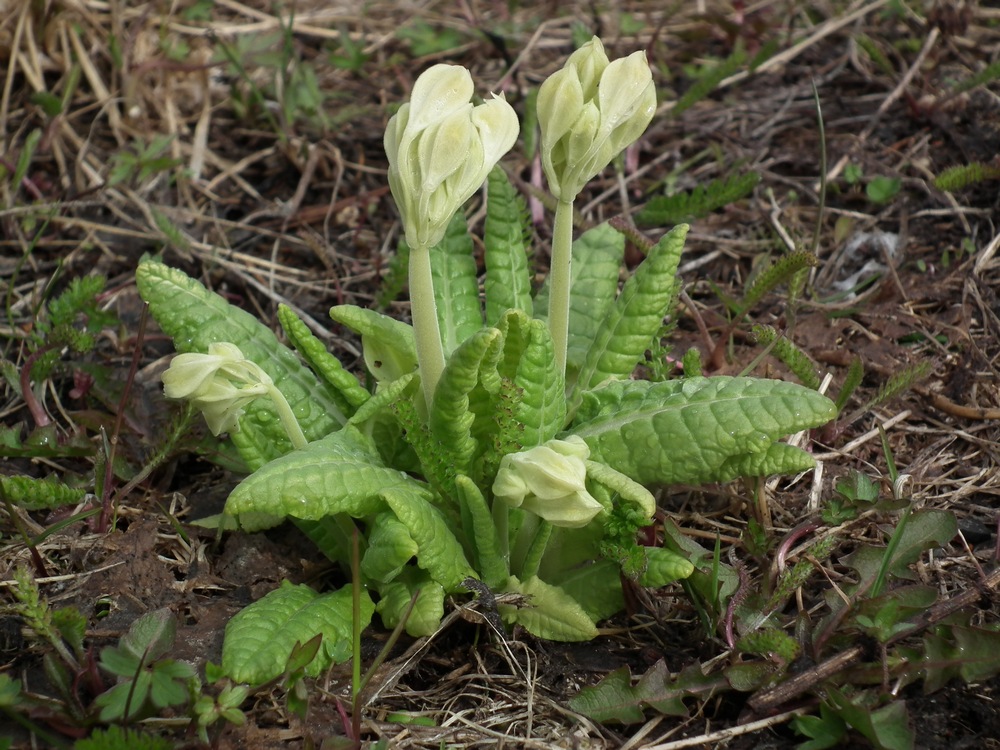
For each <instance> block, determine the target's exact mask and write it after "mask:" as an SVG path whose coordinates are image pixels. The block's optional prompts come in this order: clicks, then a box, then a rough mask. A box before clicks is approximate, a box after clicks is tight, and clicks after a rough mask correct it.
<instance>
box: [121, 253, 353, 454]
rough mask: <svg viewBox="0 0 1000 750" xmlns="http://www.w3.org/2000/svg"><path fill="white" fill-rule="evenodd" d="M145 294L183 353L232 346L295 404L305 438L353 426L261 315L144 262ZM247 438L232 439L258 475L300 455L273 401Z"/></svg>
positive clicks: (255, 413) (139, 277)
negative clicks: (283, 459) (281, 459)
mask: <svg viewBox="0 0 1000 750" xmlns="http://www.w3.org/2000/svg"><path fill="white" fill-rule="evenodd" d="M135 280H136V285H137V286H138V288H139V294H140V295H142V298H143V299H144V300H146V302H148V303H149V311H150V313H151V314H152V315H153V317H154V318H155V319H156V321H157V323H159V324H160V328H162V329H163V331H164V333H166V334H167V335H168V336H170V337H171V338H172V339H173V341H174V347H175V348H176V349H177V351H179V352H199V353H202V354H205V353H207V352H208V345H209V344H213V343H218V342H229V343H232V344H235V345H236V346H238V347H239V348H240V351H242V352H243V354H244V355H245V356H246V357H248V358H249V359H251V360H253V361H254V362H256V363H257V364H258V365H260V367H262V368H263V369H264V371H265V372H266V373H267V374H268V375H270V376H271V378H272V379H273V380H274V382H275V383H276V384H277V386H278V388H279V389H280V390H281V392H282V394H283V395H284V396H285V398H286V399H287V400H288V404H289V406H291V407H292V411H293V412H294V413H295V416H296V418H297V419H298V421H299V424H300V425H301V427H302V431H303V432H304V433H305V435H306V438H307V439H309V440H317V439H319V438H321V437H323V436H325V435H328V434H330V433H331V432H333V431H334V430H336V429H338V428H339V427H340V425H342V424H343V423H344V420H345V419H346V418H345V416H344V415H343V413H342V412H341V409H340V406H339V403H338V399H337V397H336V395H335V394H334V393H333V389H331V387H330V386H329V385H327V384H326V383H322V382H320V380H319V379H318V378H317V377H316V375H315V374H314V373H313V372H312V371H311V370H309V368H307V367H306V366H305V365H303V364H302V362H301V361H300V360H299V358H298V357H297V356H295V353H294V352H293V351H292V350H291V349H289V348H288V347H286V346H284V345H283V344H281V343H280V342H279V341H278V339H277V337H276V336H275V335H274V333H273V332H272V331H271V330H270V329H269V328H268V327H267V326H265V325H263V324H262V323H260V322H259V321H258V320H257V319H256V318H255V317H254V316H253V315H251V314H250V313H248V312H246V311H245V310H241V309H240V308H238V307H235V306H234V305H231V304H229V303H228V302H226V301H225V300H224V299H223V298H222V297H220V296H219V295H217V294H215V293H213V292H210V291H209V290H208V289H206V288H205V287H204V286H202V285H201V284H200V283H198V282H197V281H195V280H194V279H192V278H189V277H188V276H187V275H185V274H184V273H183V272H181V271H178V270H176V269H174V268H170V267H168V266H165V265H163V264H162V263H156V262H154V261H149V260H146V261H143V262H142V263H140V264H139V267H138V268H137V269H136V272H135ZM240 428H241V429H240V431H239V432H236V433H233V434H232V435H231V436H230V437H231V438H232V440H233V443H234V444H235V445H236V446H237V448H238V449H239V451H240V454H241V456H242V457H243V460H244V461H246V462H247V464H248V465H249V466H250V468H252V469H256V468H258V467H260V466H262V465H263V464H264V463H266V462H267V461H269V460H271V459H272V458H276V457H277V456H280V455H282V454H284V453H287V452H288V451H290V450H291V449H292V445H291V443H290V442H289V440H288V437H287V436H286V435H285V431H284V429H283V428H282V427H281V423H280V421H279V420H278V415H277V412H276V411H275V409H274V407H273V405H272V404H271V401H270V399H266V398H259V399H257V400H256V401H254V402H253V403H251V404H250V405H249V406H248V407H247V408H246V414H245V415H244V416H243V417H242V419H241V420H240Z"/></svg>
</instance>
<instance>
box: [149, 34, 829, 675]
mask: <svg viewBox="0 0 1000 750" xmlns="http://www.w3.org/2000/svg"><path fill="white" fill-rule="evenodd" d="M473 90H474V86H473V82H472V78H471V76H470V74H469V72H468V71H467V70H465V69H464V68H462V67H458V66H451V65H435V66H433V67H431V68H430V69H428V70H427V71H426V72H425V73H423V75H421V76H420V77H419V78H418V79H417V81H416V84H415V85H414V88H413V93H412V96H411V99H410V101H409V103H407V104H403V105H402V107H400V109H399V111H398V112H397V113H396V114H395V116H393V117H392V119H391V120H390V121H389V124H388V126H387V128H386V132H385V149H386V153H387V155H388V158H389V184H390V187H391V189H392V194H393V197H394V198H395V200H396V204H397V206H398V207H399V211H400V214H401V217H402V221H403V227H404V231H405V239H406V244H407V245H408V246H409V264H410V266H409V271H410V297H411V305H412V320H413V325H412V326H411V325H408V324H406V323H403V322H401V321H398V320H395V319H393V318H391V317H387V316H385V315H382V314H380V313H378V312H375V311H372V310H368V309H363V308H359V307H355V306H350V305H340V306H337V307H334V308H333V309H332V310H331V316H332V317H333V319H334V320H335V321H337V322H339V323H341V324H343V325H345V326H347V327H348V328H350V329H352V330H353V331H355V332H356V333H358V334H359V335H360V337H361V342H362V347H363V354H364V360H365V363H366V365H367V367H368V369H369V370H370V372H371V374H372V375H373V376H374V379H375V381H376V383H377V385H376V387H375V388H374V389H373V392H371V391H369V390H368V389H366V388H364V387H363V386H362V385H361V383H360V382H359V381H358V379H357V378H356V377H355V376H354V375H352V374H350V373H348V372H347V371H346V370H345V369H344V368H343V367H342V366H341V363H340V362H339V361H338V360H337V359H336V358H335V357H334V356H332V355H331V354H329V353H328V352H327V351H326V349H325V347H324V346H323V345H321V343H320V342H319V340H318V339H317V338H316V337H315V336H314V335H313V334H312V333H311V332H310V330H309V329H308V328H307V327H306V325H305V324H304V323H303V322H302V321H301V320H299V319H298V318H297V317H296V316H295V315H294V314H293V313H292V311H291V310H290V309H288V308H287V307H284V306H282V307H280V308H279V310H278V317H279V320H280V322H281V324H282V327H283V329H284V332H285V334H286V336H287V337H288V339H289V341H290V342H291V344H292V345H293V346H294V348H295V349H297V350H298V355H297V354H296V353H295V352H293V351H292V350H291V349H289V348H287V347H285V346H284V345H282V344H281V343H279V341H278V340H277V338H276V337H275V336H274V334H273V333H272V332H271V331H270V330H269V329H268V328H266V327H265V326H264V325H263V324H261V323H259V322H258V321H256V320H255V319H254V318H253V317H252V316H250V315H249V314H247V313H245V312H243V311H241V310H239V309H236V308H233V307H231V306H230V305H228V304H227V303H226V302H225V301H223V300H222V299H221V298H220V297H218V296H217V295H215V294H213V293H210V292H208V291H207V290H206V289H205V288H204V287H202V286H201V285H200V284H198V283H197V282H195V281H193V280H191V279H189V278H188V277H186V276H184V275H183V274H181V273H180V272H178V271H176V270H173V269H170V268H168V267H166V266H164V265H162V264H160V263H157V262H153V261H145V262H143V263H142V264H141V265H140V267H139V269H138V272H137V282H138V286H139V290H140V292H141V294H142V296H143V297H144V298H145V299H146V300H147V301H148V302H149V305H150V310H151V312H152V314H153V315H154V316H155V317H156V319H157V320H158V321H159V323H160V325H161V327H162V328H163V329H164V330H165V331H166V332H167V333H168V334H170V335H171V336H172V337H173V339H174V343H175V345H176V347H177V349H178V350H180V351H181V352H182V354H180V355H179V356H177V357H176V358H175V359H174V360H173V364H172V365H171V367H170V368H169V369H168V370H167V371H166V373H165V374H164V376H163V380H164V385H165V390H166V393H167V395H168V396H171V397H176V398H183V399H188V400H190V401H191V402H192V403H193V404H194V405H195V406H197V407H198V408H200V409H201V410H202V412H203V413H204V414H205V417H206V420H207V422H208V425H209V427H210V428H211V430H212V431H213V432H215V433H216V434H220V433H222V432H228V434H229V437H230V438H231V440H232V441H233V443H234V444H235V446H236V448H237V449H238V450H239V452H240V454H241V455H242V457H243V459H244V460H245V462H246V463H247V464H248V466H249V468H250V469H251V470H252V473H251V474H250V475H249V476H247V477H246V478H245V479H244V480H243V481H242V482H241V483H240V484H239V485H238V486H237V487H236V488H235V489H234V490H233V492H232V494H231V495H230V496H229V499H228V501H227V504H226V508H225V513H224V515H223V517H222V518H221V519H220V522H223V523H227V524H232V523H234V522H235V524H238V525H239V527H241V528H242V529H244V530H247V531H254V530H259V529H265V528H268V527H270V526H274V525H275V524H277V523H279V522H281V521H284V520H290V521H292V522H294V523H295V524H297V525H298V526H299V527H300V528H301V529H302V530H303V531H304V532H305V533H306V534H307V535H308V536H309V537H310V538H311V539H312V540H313V541H315V542H316V544H317V545H318V546H319V548H320V549H321V550H322V551H323V552H324V553H325V554H326V555H328V556H329V557H330V558H331V559H333V560H335V561H337V562H339V563H341V564H343V566H344V567H345V568H348V567H349V566H351V565H352V559H353V558H352V552H351V550H352V537H354V536H355V534H356V532H360V535H359V536H360V557H359V560H360V562H359V564H358V565H357V566H355V567H356V569H355V570H354V571H353V572H354V574H355V575H356V576H359V577H360V579H361V582H362V583H363V584H364V593H363V596H362V600H361V603H360V605H356V604H354V602H353V600H352V597H351V596H350V594H351V591H350V587H347V588H345V589H341V590H340V591H337V592H334V593H330V594H319V593H317V592H315V591H314V590H312V589H310V588H307V587H305V586H293V585H291V584H289V583H286V584H285V585H284V586H282V587H281V588H280V589H279V590H278V591H276V592H273V593H272V594H270V595H268V596H267V597H265V598H264V599H262V600H260V601H259V602H256V603H254V604H253V605H251V606H250V607H248V608H247V609H246V610H244V611H243V612H242V613H240V614H239V615H237V616H236V617H235V618H234V619H233V621H232V622H231V623H230V626H229V628H228V629H227V635H226V642H225V648H224V652H223V668H224V669H225V670H226V671H227V673H228V674H229V675H230V676H231V677H232V678H234V679H235V680H238V681H255V682H261V681H264V680H268V679H271V678H273V677H276V676H277V675H280V674H281V673H282V672H283V671H284V670H285V666H286V663H287V661H288V657H289V654H290V653H291V652H292V650H293V649H294V648H295V644H296V642H298V643H305V642H306V641H309V640H310V639H312V638H314V637H315V636H316V635H317V634H321V635H322V636H323V645H322V648H320V649H319V651H318V653H317V656H316V659H315V660H314V661H313V663H312V664H311V665H310V667H309V669H308V670H307V672H310V673H313V674H315V673H318V672H320V671H321V670H322V669H324V668H326V666H328V665H329V664H330V663H331V662H332V661H337V660H344V659H347V658H349V656H350V644H351V636H352V627H353V625H352V623H353V622H354V621H353V620H352V617H354V616H355V615H360V620H359V623H360V626H361V627H365V626H367V624H368V623H369V622H370V620H371V618H372V616H373V614H374V613H375V612H378V614H379V616H380V617H381V620H382V622H383V624H384V625H386V626H387V627H395V626H397V625H399V624H400V623H403V624H404V625H405V628H406V630H407V631H408V632H409V633H411V634H413V635H425V634H429V633H432V632H434V630H435V629H436V628H437V627H438V625H439V624H440V621H441V618H442V616H443V614H444V608H445V598H446V597H447V596H448V595H451V594H462V593H467V592H468V591H469V590H470V588H473V587H474V588H476V589H477V590H482V589H481V587H482V585H484V584H485V585H486V586H488V587H489V588H490V589H491V590H493V591H494V592H496V593H511V594H516V595H520V596H515V597H510V598H508V599H507V601H517V602H521V604H518V605H516V606H515V605H513V604H501V605H500V614H501V615H502V616H503V618H504V619H505V620H506V622H507V623H509V624H514V623H516V624H518V625H520V626H522V627H524V628H525V629H527V630H528V631H530V632H531V633H533V634H535V635H537V636H539V637H542V638H548V639H554V640H586V639H590V638H593V637H595V636H596V635H597V632H598V631H597V627H596V623H597V622H598V621H600V620H602V619H604V618H607V617H609V616H611V615H613V614H614V613H615V612H617V611H619V610H620V609H621V608H622V607H623V606H624V600H623V592H622V581H623V579H624V578H627V579H630V580H632V581H634V582H636V583H638V584H640V585H644V586H661V585H664V584H666V583H669V582H671V581H674V580H677V579H679V578H684V577H686V576H688V575H690V574H691V573H692V571H693V569H694V568H693V565H692V562H691V561H689V560H688V559H687V558H686V557H685V556H683V555H682V554H681V553H680V548H679V547H678V548H677V549H676V550H674V549H669V548H667V547H659V546H642V545H640V544H639V543H638V542H637V539H638V538H639V534H638V532H639V531H640V529H643V528H644V527H647V526H649V525H650V524H651V523H652V519H653V515H654V512H655V502H654V498H653V495H652V494H651V492H650V489H649V488H651V487H659V486H662V485H667V484H671V483H678V482H684V483H700V482H716V481H727V480H730V479H733V478H736V477H741V476H761V475H766V474H774V473H790V472H798V471H801V470H804V469H806V468H808V467H809V466H811V465H812V459H811V458H810V457H809V455H808V454H806V453H805V452H803V451H801V450H799V449H798V448H794V447H791V446H789V445H787V444H785V443H781V442H778V440H779V439H780V438H781V437H783V436H785V435H788V434H790V433H793V432H796V431H798V430H802V429H806V428H809V427H814V426H818V425H820V424H822V423H824V422H826V421H828V420H829V419H831V418H832V417H834V416H835V411H834V406H833V404H832V403H831V402H830V401H829V400H828V399H826V398H825V397H823V396H821V395H819V394H817V393H816V392H815V391H812V390H809V389H807V388H804V387H801V386H797V385H794V384H791V383H784V382H778V381H771V380H758V379H751V378H734V377H712V378H706V377H700V376H697V375H693V374H691V376H690V377H683V378H679V379H677V380H671V381H664V382H649V381H643V380H633V379H632V375H633V371H634V370H635V368H636V366H637V364H638V363H639V362H640V361H642V359H643V358H644V356H645V352H646V350H647V349H648V348H649V347H650V346H651V345H652V343H653V342H654V341H655V340H656V337H657V335H658V333H659V331H660V330H661V326H662V324H663V320H664V317H665V316H666V315H668V314H669V312H670V308H671V306H672V304H673V301H674V300H675V298H676V294H677V284H678V282H677V280H676V270H677V264H678V261H679V257H680V254H681V250H682V248H683V243H684V237H685V234H686V232H687V226H684V225H681V226H677V227H675V228H674V229H673V230H672V231H671V232H669V233H668V234H667V235H665V236H664V237H663V238H662V239H661V240H660V242H659V243H657V244H656V245H655V246H654V247H653V248H652V249H651V250H650V251H649V253H648V255H647V257H646V258H645V260H644V261H643V262H642V263H641V264H640V265H639V266H638V267H637V268H636V270H635V272H634V273H632V274H631V276H630V277H629V278H628V279H627V280H626V281H625V283H624V285H623V286H622V287H621V289H620V290H619V274H620V269H621V266H622V260H623V253H624V239H623V237H622V236H621V235H620V234H619V233H617V232H615V231H614V230H612V229H611V228H610V227H608V226H607V225H602V226H599V227H597V228H595V229H592V230H590V231H588V232H586V233H584V234H583V235H582V236H580V237H579V238H578V239H576V241H575V242H574V240H573V236H572V229H573V227H572V215H573V201H574V199H575V198H576V196H577V195H578V194H579V192H580V191H581V190H582V189H583V187H584V186H585V185H586V183H587V182H588V180H590V179H591V178H592V177H594V176H595V175H596V174H597V173H598V172H600V171H601V170H602V169H604V168H605V167H606V166H607V165H608V164H609V163H610V162H611V160H612V159H614V158H615V157H616V156H617V155H618V154H619V153H620V152H621V151H622V150H623V149H624V148H626V147H627V146H628V145H629V144H631V143H632V142H634V141H635V140H636V139H637V138H638V137H639V136H640V134H641V133H642V132H643V131H644V130H645V128H646V127H647V125H648V124H649V122H650V120H651V118H652V116H653V113H654V110H655V107H656V97H655V91H654V87H653V82H652V78H651V75H650V71H649V68H648V66H647V64H646V61H645V57H644V55H643V54H642V53H641V52H637V53H634V54H632V55H630V56H629V57H626V58H623V59H618V60H614V61H609V60H608V58H607V56H606V54H605V51H604V48H603V45H602V44H601V42H600V40H599V39H597V38H594V39H593V40H592V41H590V42H589V43H587V44H585V45H584V46H583V47H581V48H580V49H579V50H577V51H576V52H575V53H573V54H572V55H571V56H570V58H569V59H568V61H567V63H566V65H565V66H564V67H563V68H562V69H561V70H560V71H558V72H557V73H555V74H554V75H553V76H551V77H550V78H549V79H548V80H547V81H546V82H545V83H544V84H543V85H542V87H541V90H540V91H539V95H538V120H539V123H540V125H541V132H542V137H541V144H542V163H543V165H544V169H545V173H546V175H547V178H548V183H549V187H550V189H551V191H552V193H553V195H554V196H555V198H556V206H557V208H556V213H555V223H554V227H553V241H552V254H551V258H552V260H551V267H550V269H549V275H548V279H547V281H546V283H545V285H543V287H542V288H541V289H540V290H538V292H537V294H534V295H533V294H532V287H531V274H530V273H529V269H528V251H527V248H526V247H525V237H526V236H527V234H528V233H527V232H526V230H525V226H524V209H523V203H522V201H521V199H520V198H519V197H518V196H517V195H516V193H515V191H514V189H513V187H512V186H511V185H510V183H509V182H508V181H507V179H506V177H505V175H504V173H503V171H502V170H501V169H499V168H497V167H496V164H497V162H498V161H499V159H500V158H501V156H502V155H503V154H504V153H506V152H507V151H508V150H509V149H510V148H511V147H512V145H513V144H514V142H515V140H516V138H517V133H518V122H517V117H516V115H515V113H514V110H513V109H512V108H511V106H510V105H509V104H508V103H507V102H506V101H505V100H504V98H503V96H502V95H501V96H499V97H493V98H491V99H489V100H487V101H486V102H485V103H482V104H478V105H473V104H472V103H471V98H472V95H473ZM484 182H486V183H487V187H488V205H487V214H486V222H485V231H484V237H483V243H484V246H485V265H486V275H485V287H484V288H485V294H484V304H482V301H481V298H480V289H479V283H478V279H477V267H476V262H475V260H474V257H473V244H472V240H471V238H470V237H469V233H468V228H467V225H466V222H465V220H464V216H463V214H462V212H461V211H460V209H461V207H462V205H463V203H465V201H466V200H467V199H468V198H469V197H470V196H471V195H472V194H473V193H475V192H476V191H478V190H479V189H480V188H481V187H482V185H483V183H484ZM469 579H478V581H479V583H475V582H469ZM501 601H503V600H501ZM356 609H360V612H356V611H355V610H356Z"/></svg>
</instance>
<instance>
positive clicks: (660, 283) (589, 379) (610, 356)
mask: <svg viewBox="0 0 1000 750" xmlns="http://www.w3.org/2000/svg"><path fill="white" fill-rule="evenodd" d="M687 231H688V226H687V224H679V225H678V226H676V227H674V228H673V229H672V230H670V232H669V233H668V234H666V235H664V236H663V238H662V239H661V240H660V241H659V242H658V243H656V245H654V246H653V248H652V249H651V250H650V251H649V255H647V256H646V258H645V260H643V262H642V263H640V264H639V267H638V268H636V269H635V273H633V274H632V276H631V277H630V278H629V279H628V281H626V282H625V286H624V287H623V288H622V291H621V294H619V295H618V299H617V300H616V301H615V304H614V306H613V307H612V308H611V309H610V310H609V311H608V314H607V315H605V316H603V317H602V318H601V319H600V325H599V327H598V329H597V332H596V334H595V335H594V338H593V340H592V342H591V346H590V348H589V349H588V351H587V356H586V359H585V360H584V363H583V367H582V368H581V369H580V374H579V376H578V377H577V382H576V389H577V390H576V392H577V393H579V391H580V390H581V389H582V390H589V389H591V388H595V387H596V386H598V385H600V384H601V383H603V382H604V381H606V380H608V379H609V378H627V377H628V376H630V375H631V374H632V371H633V370H634V369H635V366H636V365H637V364H638V363H639V362H640V361H641V360H642V358H643V356H644V355H645V353H646V350H647V349H648V348H649V347H650V345H651V344H652V343H653V340H654V338H655V337H656V336H657V334H658V333H659V331H660V329H661V327H662V326H663V318H664V317H665V316H666V315H667V313H668V307H669V305H670V302H671V301H672V300H673V299H674V296H675V286H676V284H677V278H676V274H677V264H678V263H679V262H680V257H681V251H683V249H684V238H685V237H686V236H687ZM571 401H572V399H571Z"/></svg>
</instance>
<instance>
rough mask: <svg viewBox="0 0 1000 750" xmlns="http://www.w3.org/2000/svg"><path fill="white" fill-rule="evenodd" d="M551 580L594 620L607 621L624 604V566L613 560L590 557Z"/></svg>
mask: <svg viewBox="0 0 1000 750" xmlns="http://www.w3.org/2000/svg"><path fill="white" fill-rule="evenodd" d="M552 582H553V583H554V584H557V585H558V586H559V588H561V589H562V590H563V591H565V592H566V594H567V595H568V596H569V597H571V598H572V599H573V601H575V602H576V603H577V604H579V605H580V608H581V609H583V611H584V612H585V613H586V614H587V617H589V618H590V619H591V620H592V621H593V622H600V621H601V620H606V619H607V618H609V617H611V615H613V614H615V613H617V612H621V610H622V609H623V608H624V607H625V595H624V594H623V593H622V578H621V569H620V568H619V567H618V565H617V563H615V562H612V561H611V560H588V561H586V562H584V563H582V564H580V565H576V566H573V567H572V568H570V569H568V570H565V571H563V572H562V573H561V574H559V575H556V576H554V577H553V579H552Z"/></svg>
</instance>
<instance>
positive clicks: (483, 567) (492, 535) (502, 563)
mask: <svg viewBox="0 0 1000 750" xmlns="http://www.w3.org/2000/svg"><path fill="white" fill-rule="evenodd" d="M455 488H456V489H457V491H458V492H459V494H460V495H461V503H460V504H461V507H462V509H463V516H464V515H466V514H467V515H468V522H467V523H468V525H469V526H470V527H471V531H472V538H473V542H474V543H473V545H472V547H473V550H474V552H475V555H476V570H478V571H479V574H480V576H481V577H482V580H483V583H485V584H486V585H487V586H489V587H490V588H491V589H494V590H495V589H499V588H500V587H501V586H502V585H503V584H504V583H505V582H506V581H507V578H508V576H509V575H510V560H509V559H507V557H508V556H507V554H506V552H505V548H504V545H502V543H501V540H500V535H499V532H498V531H497V525H496V523H494V521H493V514H492V513H491V512H490V508H489V506H488V505H487V504H486V499H485V498H484V497H483V493H482V492H480V490H479V487H477V486H476V483H475V482H473V481H472V480H471V479H469V478H468V477H467V476H464V475H461V474H460V475H459V476H458V477H457V478H456V479H455ZM499 510H500V512H506V510H507V509H506V508H501V509H499Z"/></svg>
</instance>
